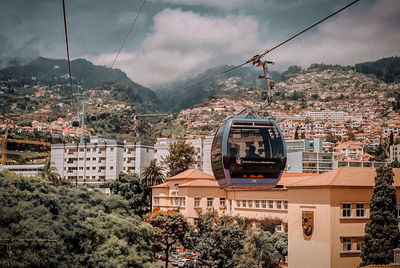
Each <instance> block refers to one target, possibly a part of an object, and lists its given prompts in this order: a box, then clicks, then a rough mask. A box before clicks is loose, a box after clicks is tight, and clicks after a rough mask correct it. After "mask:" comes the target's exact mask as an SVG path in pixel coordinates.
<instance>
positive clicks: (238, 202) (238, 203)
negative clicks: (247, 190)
mask: <svg viewBox="0 0 400 268" xmlns="http://www.w3.org/2000/svg"><path fill="white" fill-rule="evenodd" d="M236 206H237V207H238V208H240V200H236Z"/></svg>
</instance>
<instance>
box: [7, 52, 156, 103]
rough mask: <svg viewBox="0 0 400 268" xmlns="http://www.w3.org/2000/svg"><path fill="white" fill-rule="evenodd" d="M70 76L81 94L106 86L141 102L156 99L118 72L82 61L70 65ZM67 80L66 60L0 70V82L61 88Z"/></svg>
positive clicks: (38, 62) (41, 58) (35, 62)
mask: <svg viewBox="0 0 400 268" xmlns="http://www.w3.org/2000/svg"><path fill="white" fill-rule="evenodd" d="M71 73H72V80H73V84H74V85H77V86H79V87H80V88H81V89H82V90H83V91H85V90H87V89H91V88H96V87H98V86H101V85H103V84H104V83H108V84H118V85H120V86H124V87H127V88H130V89H131V91H133V92H134V93H135V94H136V95H138V96H139V97H140V98H142V100H149V99H154V98H155V97H156V95H155V93H154V92H153V91H152V90H151V89H148V88H146V87H143V86H141V85H139V84H137V83H135V82H133V81H132V80H131V79H129V78H128V77H127V75H126V74H125V73H124V72H122V71H121V70H118V69H110V68H107V67H105V66H97V65H93V64H92V63H91V62H89V61H87V60H85V59H76V60H73V61H72V62H71ZM67 78H68V64H67V61H66V60H56V59H48V58H43V57H39V58H37V59H36V60H34V61H32V62H30V63H28V64H27V65H24V66H13V67H8V68H5V69H3V70H0V79H1V80H8V79H13V80H17V81H20V82H24V83H26V82H28V83H29V82H30V81H31V80H37V81H38V82H39V83H41V84H43V83H46V84H49V85H52V84H65V83H68V79H67ZM78 92H79V90H78V88H75V89H74V93H78Z"/></svg>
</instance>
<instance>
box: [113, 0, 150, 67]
mask: <svg viewBox="0 0 400 268" xmlns="http://www.w3.org/2000/svg"><path fill="white" fill-rule="evenodd" d="M146 1H147V0H144V1H143V4H142V6H141V7H140V9H139V11H138V13H137V14H136V17H135V19H134V20H133V23H132V25H131V28H130V29H129V31H128V33H127V35H126V36H125V39H124V41H123V42H122V45H121V47H120V48H119V50H118V53H117V55H116V56H115V59H114V61H113V63H112V64H111V66H110V69H112V67H113V66H114V64H115V62H116V60H117V58H118V56H119V54H120V53H121V51H122V48H123V47H124V46H125V43H126V40H128V37H129V34H130V33H131V31H132V29H133V27H134V26H135V24H136V21H137V19H138V17H139V14H140V13H141V12H142V9H143V7H144V5H145V4H146Z"/></svg>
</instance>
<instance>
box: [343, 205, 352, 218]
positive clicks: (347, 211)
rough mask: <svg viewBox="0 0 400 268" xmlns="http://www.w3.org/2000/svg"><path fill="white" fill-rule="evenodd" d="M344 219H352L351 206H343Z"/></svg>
mask: <svg viewBox="0 0 400 268" xmlns="http://www.w3.org/2000/svg"><path fill="white" fill-rule="evenodd" d="M342 217H343V218H349V217H351V204H342Z"/></svg>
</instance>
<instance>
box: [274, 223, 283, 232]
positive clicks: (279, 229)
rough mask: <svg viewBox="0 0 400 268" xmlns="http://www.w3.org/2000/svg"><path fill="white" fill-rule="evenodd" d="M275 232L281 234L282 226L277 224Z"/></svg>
mask: <svg viewBox="0 0 400 268" xmlns="http://www.w3.org/2000/svg"><path fill="white" fill-rule="evenodd" d="M275 231H277V232H282V224H278V225H277V226H276V227H275Z"/></svg>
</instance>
